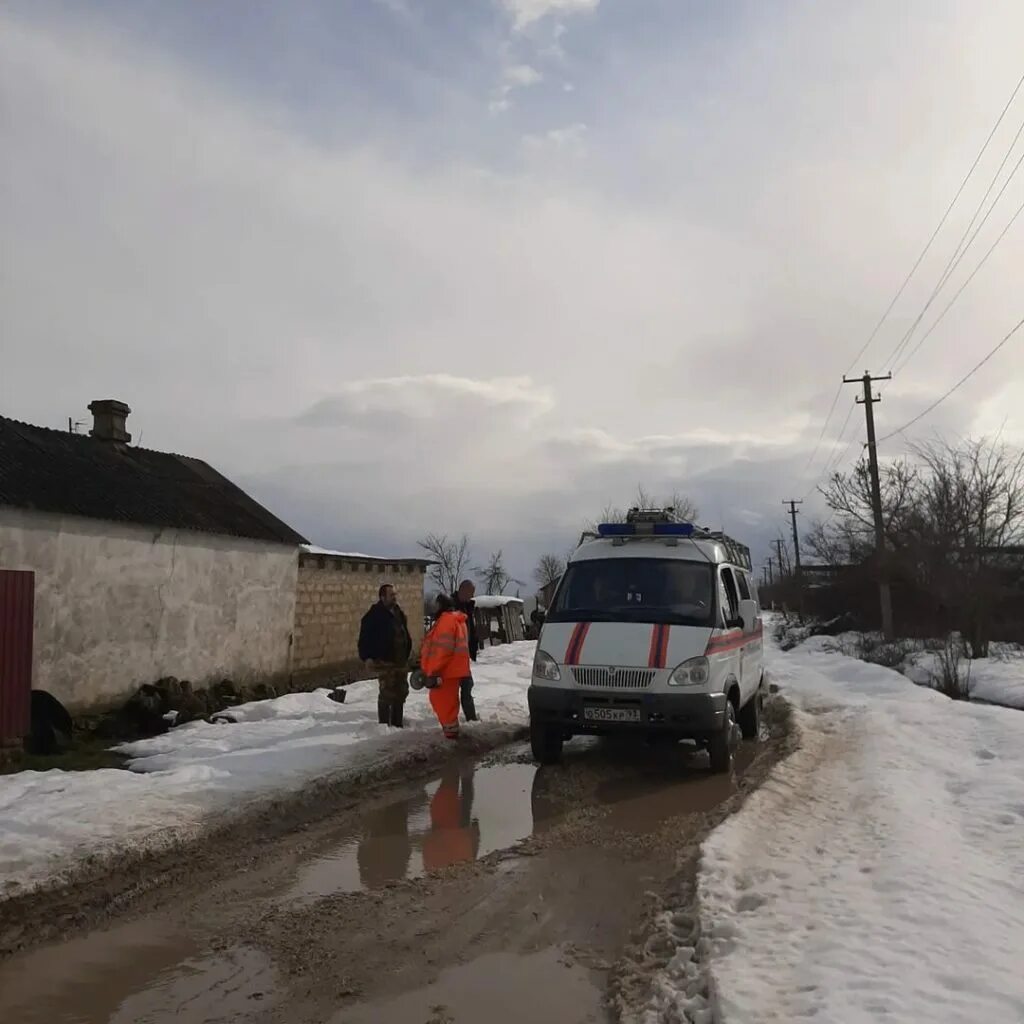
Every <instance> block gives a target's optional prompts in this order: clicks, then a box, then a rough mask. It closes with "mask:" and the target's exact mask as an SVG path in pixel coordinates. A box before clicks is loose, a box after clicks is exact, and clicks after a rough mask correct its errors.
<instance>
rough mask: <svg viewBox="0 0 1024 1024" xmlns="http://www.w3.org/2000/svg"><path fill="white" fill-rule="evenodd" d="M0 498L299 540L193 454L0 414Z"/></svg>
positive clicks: (99, 515) (94, 515)
mask: <svg viewBox="0 0 1024 1024" xmlns="http://www.w3.org/2000/svg"><path fill="white" fill-rule="evenodd" d="M0 505H10V506H13V507H15V508H21V509H28V510H31V511H37V512H52V513H56V514H59V515H70V516H84V517H85V518H88V519H104V520H108V521H113V522H121V523H135V524H137V525H141V526H155V527H160V528H165V529H181V530H196V531H198V532H201V533H214V534H226V535H228V536H232V537H245V538H249V539H251V540H261V541H267V542H271V543H278V544H296V545H298V544H302V543H304V542H305V538H304V537H302V536H300V535H299V534H298V533H296V532H295V530H293V529H292V528H291V527H290V526H288V524H287V523H284V522H282V521H281V520H280V519H278V518H277V517H276V516H275V515H273V514H272V513H271V512H268V511H267V509H265V508H264V507H263V506H262V505H260V504H259V503H258V502H257V501H254V500H253V499H252V498H250V497H249V495H248V494H246V493H245V491H243V490H242V489H241V488H240V487H237V486H235V484H233V483H232V482H231V481H230V480H228V479H227V477H224V476H222V475H221V474H220V473H218V472H217V471H216V470H215V469H213V468H212V467H211V466H209V465H207V464H206V463H205V462H202V461H200V460H199V459H191V458H188V457H187V456H184V455H172V454H170V453H169V452H155V451H151V450H150V449H148V448H136V447H131V446H129V445H126V444H120V443H116V442H111V441H101V440H97V439H95V438H92V437H87V436H85V435H82V434H72V433H70V432H68V433H65V432H64V431H60V430H49V429H47V428H46V427H36V426H32V425H31V424H28V423H19V422H18V421H17V420H10V419H6V418H5V417H3V416H0Z"/></svg>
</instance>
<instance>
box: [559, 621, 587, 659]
mask: <svg viewBox="0 0 1024 1024" xmlns="http://www.w3.org/2000/svg"><path fill="white" fill-rule="evenodd" d="M589 629H590V623H589V622H578V623H577V624H576V628H575V629H574V630H573V631H572V636H571V637H570V638H569V646H568V647H567V648H566V650H565V664H566V665H578V664H579V663H580V655H581V654H582V653H583V642H584V641H585V640H586V639H587V630H589Z"/></svg>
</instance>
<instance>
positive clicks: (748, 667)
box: [732, 569, 761, 701]
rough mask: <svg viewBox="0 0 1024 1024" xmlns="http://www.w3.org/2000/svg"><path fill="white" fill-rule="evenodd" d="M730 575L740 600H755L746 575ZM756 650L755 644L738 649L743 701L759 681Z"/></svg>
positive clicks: (736, 572)
mask: <svg viewBox="0 0 1024 1024" xmlns="http://www.w3.org/2000/svg"><path fill="white" fill-rule="evenodd" d="M732 573H733V576H734V577H735V579H736V586H737V588H738V590H739V597H740V600H741V601H749V600H751V599H754V600H756V597H755V595H754V594H753V593H752V592H751V590H750V583H749V582H748V580H747V574H746V573H745V572H743V571H742V570H740V569H733V570H732ZM756 649H757V645H756V644H747V645H746V646H744V647H741V648H740V692H741V693H742V694H743V700H744V701H746V700H747V699H748V698H749V697H750V696H751V694H752V693H753V692H754V691H755V690H756V689H757V686H758V683H760V681H761V667H760V664H759V659H758V658H757V657H756V654H755V651H756Z"/></svg>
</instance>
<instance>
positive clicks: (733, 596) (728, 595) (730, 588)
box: [719, 568, 740, 627]
mask: <svg viewBox="0 0 1024 1024" xmlns="http://www.w3.org/2000/svg"><path fill="white" fill-rule="evenodd" d="M719 579H720V581H721V583H720V591H721V601H722V617H723V618H724V620H725V625H726V627H729V626H734V625H736V624H737V623H738V621H739V617H740V602H739V597H738V596H737V591H736V581H735V580H734V579H733V576H732V569H728V568H726V569H723V570H722V575H721V576H720V577H719Z"/></svg>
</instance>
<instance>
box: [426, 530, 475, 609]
mask: <svg viewBox="0 0 1024 1024" xmlns="http://www.w3.org/2000/svg"><path fill="white" fill-rule="evenodd" d="M417 543H418V545H419V546H420V547H421V548H423V550H424V551H425V552H426V553H427V554H428V555H429V556H430V559H431V561H432V562H433V563H434V564H433V565H432V566H430V568H429V569H428V570H427V575H428V576H429V577H430V579H431V580H432V581H433V582H434V583H436V584H437V586H438V588H439V589H440V590H441V592H442V593H444V594H454V593H455V591H456V590H458V589H459V584H460V583H461V582H462V580H463V579H465V578H466V576H467V575H468V573H469V571H470V549H469V538H468V537H467V536H466V535H465V534H463V535H462V536H461V537H460V538H459V539H458V540H450V539H449V538H448V534H446V533H444V534H436V533H428V534H427V536H426V537H424V538H423V540H421V541H418V542H417Z"/></svg>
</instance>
